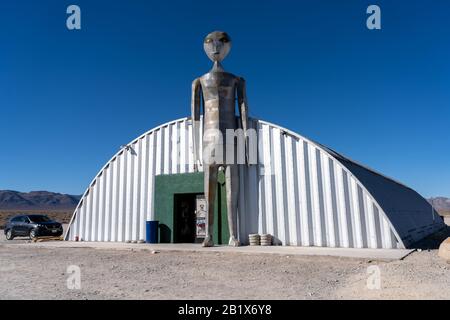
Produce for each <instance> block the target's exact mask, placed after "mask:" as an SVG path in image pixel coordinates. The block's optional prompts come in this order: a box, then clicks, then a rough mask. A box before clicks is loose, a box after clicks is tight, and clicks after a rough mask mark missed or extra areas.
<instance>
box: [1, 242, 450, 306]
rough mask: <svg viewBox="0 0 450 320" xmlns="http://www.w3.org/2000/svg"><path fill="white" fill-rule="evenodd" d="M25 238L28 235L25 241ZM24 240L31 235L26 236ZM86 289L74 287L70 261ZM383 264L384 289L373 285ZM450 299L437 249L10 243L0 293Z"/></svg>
mask: <svg viewBox="0 0 450 320" xmlns="http://www.w3.org/2000/svg"><path fill="white" fill-rule="evenodd" d="M17 241H21V240H17ZM22 241H23V240H22ZM70 265H77V266H79V267H80V270H81V289H79V290H77V289H75V290H69V289H68V288H67V285H66V283H67V279H68V277H69V275H68V273H67V267H68V266H70ZM375 265H376V266H378V267H379V269H380V275H381V278H380V279H381V289H379V290H376V289H375V290H369V289H368V288H367V285H366V284H367V278H368V276H369V275H368V274H367V268H368V267H369V266H375ZM211 298H213V299H380V298H381V299H449V298H450V264H448V263H446V262H445V261H443V260H441V259H440V258H439V257H438V256H437V250H430V251H428V250H423V251H421V252H414V253H412V254H411V255H409V256H408V257H406V258H405V259H404V260H401V261H391V262H386V261H384V262H383V261H370V260H360V259H349V258H336V257H317V256H315V257H309V256H285V255H273V254H266V255H259V254H258V255H257V254H250V255H248V254H241V253H203V252H201V253H200V252H196V253H189V252H167V251H163V252H160V253H156V254H152V253H150V252H148V251H119V250H99V249H90V248H89V249H88V248H85V249H84V248H83V249H80V248H70V249H62V248H55V249H46V248H33V247H23V246H22V247H17V248H16V247H14V246H8V247H6V246H2V245H1V243H0V299H211Z"/></svg>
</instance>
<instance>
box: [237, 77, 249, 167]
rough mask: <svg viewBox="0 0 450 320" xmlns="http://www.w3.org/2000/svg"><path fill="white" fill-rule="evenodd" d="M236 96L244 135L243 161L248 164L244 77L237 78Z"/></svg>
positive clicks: (246, 106) (246, 108)
mask: <svg viewBox="0 0 450 320" xmlns="http://www.w3.org/2000/svg"><path fill="white" fill-rule="evenodd" d="M237 98H238V109H239V116H240V121H241V127H242V130H243V131H244V137H245V161H246V164H249V156H250V155H249V142H248V138H247V129H248V104H247V92H246V87H245V80H244V78H241V77H239V78H238V85H237Z"/></svg>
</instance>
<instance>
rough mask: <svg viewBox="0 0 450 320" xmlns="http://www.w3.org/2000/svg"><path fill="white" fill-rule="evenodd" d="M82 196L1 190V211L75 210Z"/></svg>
mask: <svg viewBox="0 0 450 320" xmlns="http://www.w3.org/2000/svg"><path fill="white" fill-rule="evenodd" d="M80 198H81V196H74V195H69V194H61V193H55V192H48V191H31V192H19V191H12V190H0V210H67V209H74V208H75V207H76V206H77V204H78V202H79V201H80Z"/></svg>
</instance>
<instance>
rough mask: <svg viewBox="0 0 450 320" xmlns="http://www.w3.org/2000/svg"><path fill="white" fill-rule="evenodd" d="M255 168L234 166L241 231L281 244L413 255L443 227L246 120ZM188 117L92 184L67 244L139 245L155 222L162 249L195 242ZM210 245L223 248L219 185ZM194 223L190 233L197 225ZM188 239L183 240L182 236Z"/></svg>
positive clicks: (358, 172)
mask: <svg viewBox="0 0 450 320" xmlns="http://www.w3.org/2000/svg"><path fill="white" fill-rule="evenodd" d="M251 126H252V127H253V128H254V129H257V132H258V164H256V165H251V166H245V165H242V166H240V169H239V170H240V171H239V173H240V178H241V184H240V194H239V200H238V202H239V204H238V206H239V209H238V211H239V212H238V233H239V240H240V241H241V243H244V244H245V243H248V235H249V234H250V233H260V234H262V233H269V234H272V235H273V237H274V240H275V241H276V242H277V243H278V244H282V245H294V246H322V247H345V248H409V247H411V245H413V243H415V242H416V241H418V240H420V239H422V238H424V237H425V236H427V235H429V234H431V233H434V232H436V231H437V230H439V229H441V228H443V227H444V223H443V220H442V218H441V217H440V216H439V215H438V214H437V213H436V212H435V211H434V210H433V208H432V206H431V205H430V204H429V203H428V202H427V201H426V200H425V199H424V198H423V197H421V196H420V195H419V194H418V193H417V192H415V191H414V190H412V189H410V188H408V187H407V186H405V185H403V184H401V183H399V182H397V181H394V180H393V179H391V178H388V177H386V176H384V175H382V174H380V173H377V172H375V171H373V170H371V169H369V168H367V167H365V166H362V165H360V164H358V163H356V162H354V161H352V160H350V159H347V158H345V157H343V156H342V155H340V154H338V153H336V152H334V151H333V150H331V149H329V148H327V147H324V146H322V145H320V144H318V143H315V142H313V141H311V140H309V139H307V138H305V137H302V136H300V135H298V134H296V133H294V132H292V131H289V130H287V129H284V128H282V127H280V126H277V125H274V124H271V123H268V122H265V121H262V120H256V119H252V120H251ZM192 159H193V153H192V128H191V120H190V118H183V119H179V120H175V121H172V122H169V123H166V124H163V125H161V126H159V127H156V128H154V129H152V130H150V131H148V132H146V133H144V134H143V135H141V136H140V137H138V138H137V139H135V140H133V141H132V142H130V143H129V144H128V145H127V146H126V147H124V148H122V149H121V150H120V151H119V152H118V153H117V154H116V155H114V156H113V157H112V159H111V160H110V161H109V162H108V163H107V164H106V165H105V166H104V167H103V168H102V169H101V170H100V172H99V173H98V174H97V176H96V177H95V178H94V179H93V180H92V182H91V184H90V185H89V187H88V188H87V190H86V192H85V193H84V195H83V196H82V198H81V200H80V202H79V204H78V206H77V208H76V209H75V211H74V213H73V217H72V219H71V222H70V225H69V228H68V230H67V232H66V235H65V239H66V240H76V239H80V240H83V241H139V240H143V239H145V238H146V235H145V230H146V229H145V224H146V221H149V220H158V221H159V226H160V227H159V231H160V232H159V241H160V242H195V221H194V219H195V213H194V212H195V206H196V205H195V201H196V199H198V197H199V196H200V197H201V194H202V193H203V174H202V168H201V167H200V168H199V172H194V166H193V161H192ZM216 201H217V204H218V205H216V213H215V221H216V222H215V228H216V230H215V242H216V243H227V241H228V234H227V233H228V231H227V229H228V228H227V219H226V206H225V190H224V184H223V181H222V182H220V179H219V188H218V195H217V199H216ZM193 226H194V227H193ZM186 234H187V235H188V236H187V237H186Z"/></svg>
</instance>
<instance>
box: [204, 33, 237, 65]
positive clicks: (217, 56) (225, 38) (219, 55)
mask: <svg viewBox="0 0 450 320" xmlns="http://www.w3.org/2000/svg"><path fill="white" fill-rule="evenodd" d="M203 48H204V50H205V52H206V55H207V56H208V58H209V59H211V60H212V61H213V62H221V61H222V60H223V59H225V57H226V56H227V55H228V52H230V49H231V38H230V36H229V35H228V34H227V33H226V32H223V31H214V32H211V33H210V34H208V35H207V36H206V37H205V40H204V41H203Z"/></svg>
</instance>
